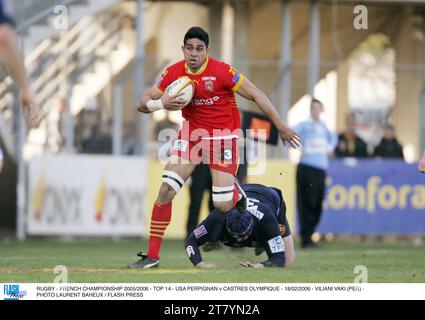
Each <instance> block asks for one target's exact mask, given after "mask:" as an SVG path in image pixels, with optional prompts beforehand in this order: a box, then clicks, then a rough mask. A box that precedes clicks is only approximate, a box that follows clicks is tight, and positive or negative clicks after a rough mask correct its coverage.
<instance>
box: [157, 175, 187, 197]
mask: <svg viewBox="0 0 425 320" xmlns="http://www.w3.org/2000/svg"><path fill="white" fill-rule="evenodd" d="M162 181H163V182H165V183H166V184H168V185H169V186H170V187H171V188H173V190H174V191H175V192H176V193H177V192H179V191H180V189H181V188H182V187H183V185H184V180H183V178H182V177H180V176H179V175H178V174H177V173H175V172H174V171H168V170H165V171H164V173H163V174H162Z"/></svg>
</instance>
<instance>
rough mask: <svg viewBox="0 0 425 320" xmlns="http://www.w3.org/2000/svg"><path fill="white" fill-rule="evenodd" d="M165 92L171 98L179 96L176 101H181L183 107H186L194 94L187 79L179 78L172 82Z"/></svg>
mask: <svg viewBox="0 0 425 320" xmlns="http://www.w3.org/2000/svg"><path fill="white" fill-rule="evenodd" d="M165 92H166V93H167V94H168V95H169V96H171V97H174V96H179V97H178V99H179V100H183V101H184V102H185V104H184V106H187V105H188V104H189V102H190V101H191V100H192V98H193V96H194V94H195V86H194V85H193V82H192V80H191V79H190V78H189V77H180V78H178V79H177V80H175V81H173V82H172V83H171V84H170V85H169V86H168V87H167V89H165Z"/></svg>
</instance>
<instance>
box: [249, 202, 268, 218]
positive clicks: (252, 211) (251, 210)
mask: <svg viewBox="0 0 425 320" xmlns="http://www.w3.org/2000/svg"><path fill="white" fill-rule="evenodd" d="M259 202H260V200H257V199H254V198H248V208H247V209H246V211H248V212H249V213H250V214H252V215H253V216H254V217H256V218H257V219H258V220H261V219H263V217H264V213H263V212H261V211H260V210H258V204H257V203H259Z"/></svg>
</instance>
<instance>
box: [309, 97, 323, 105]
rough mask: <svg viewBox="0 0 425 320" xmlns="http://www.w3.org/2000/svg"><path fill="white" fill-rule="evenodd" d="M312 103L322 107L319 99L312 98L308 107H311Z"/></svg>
mask: <svg viewBox="0 0 425 320" xmlns="http://www.w3.org/2000/svg"><path fill="white" fill-rule="evenodd" d="M313 103H319V104H320V105H322V106H323V103H322V101H320V100H319V99H316V98H312V99H311V103H310V105H311V106H312V105H313Z"/></svg>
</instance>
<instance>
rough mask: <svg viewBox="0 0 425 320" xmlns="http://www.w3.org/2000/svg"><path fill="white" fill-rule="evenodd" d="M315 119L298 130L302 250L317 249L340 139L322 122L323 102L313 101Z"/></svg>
mask: <svg viewBox="0 0 425 320" xmlns="http://www.w3.org/2000/svg"><path fill="white" fill-rule="evenodd" d="M310 112H311V119H310V120H307V121H305V122H301V123H300V124H298V125H297V126H296V127H295V128H294V131H295V132H296V133H298V134H299V136H300V137H301V143H302V144H301V152H302V155H301V159H300V163H299V164H298V167H297V207H298V217H299V223H300V233H301V247H302V248H315V247H316V244H315V243H314V242H313V241H312V239H311V236H312V235H313V233H314V231H315V229H316V227H317V225H318V224H319V221H320V216H321V214H322V203H323V199H324V195H325V179H326V170H327V169H328V166H329V157H330V156H332V155H333V151H334V149H335V147H336V145H337V142H338V141H337V136H336V135H335V134H334V133H332V132H331V131H330V130H329V129H328V128H327V127H326V125H325V124H324V123H323V122H322V121H321V120H320V115H321V113H322V112H323V105H322V103H321V102H320V101H319V100H317V99H313V100H312V101H311V105H310Z"/></svg>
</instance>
